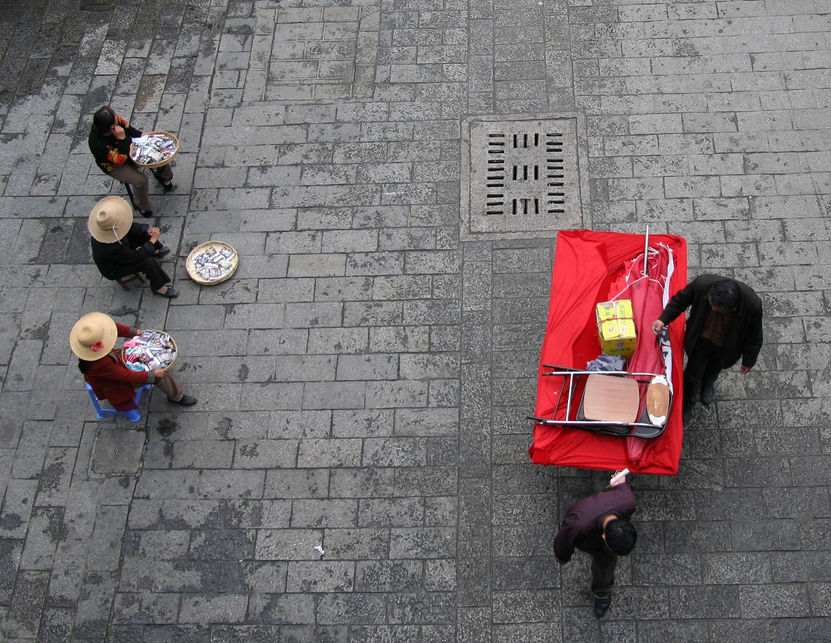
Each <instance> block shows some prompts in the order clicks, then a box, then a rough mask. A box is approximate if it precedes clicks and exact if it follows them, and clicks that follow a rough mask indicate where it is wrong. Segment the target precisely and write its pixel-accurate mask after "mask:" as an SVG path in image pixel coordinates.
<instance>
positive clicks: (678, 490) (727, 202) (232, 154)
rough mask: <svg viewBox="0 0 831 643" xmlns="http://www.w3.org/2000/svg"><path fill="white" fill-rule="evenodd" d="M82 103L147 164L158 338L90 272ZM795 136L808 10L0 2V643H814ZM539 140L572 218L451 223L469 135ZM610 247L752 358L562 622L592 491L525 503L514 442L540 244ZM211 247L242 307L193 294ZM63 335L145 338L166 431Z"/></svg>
mask: <svg viewBox="0 0 831 643" xmlns="http://www.w3.org/2000/svg"><path fill="white" fill-rule="evenodd" d="M105 103H111V104H112V105H113V106H114V107H115V108H116V109H117V110H119V111H121V112H122V113H123V114H125V115H128V116H129V117H130V118H131V119H132V120H133V121H134V122H135V123H136V124H138V125H139V126H140V127H143V128H145V129H152V128H160V129H166V130H170V131H173V132H176V133H177V134H178V136H179V137H180V140H181V142H182V149H181V153H180V155H179V157H178V159H177V164H176V168H175V169H176V183H177V186H178V187H177V189H176V190H175V192H174V193H173V194H172V195H161V194H155V195H154V203H155V210H156V212H157V214H158V215H159V218H158V222H159V224H160V225H161V226H162V228H163V230H164V236H163V239H165V238H166V239H167V240H168V243H169V244H170V245H171V246H173V247H174V248H176V249H177V250H178V256H177V257H176V260H175V262H171V263H169V264H168V266H169V268H170V270H171V271H175V275H176V285H177V287H178V288H179V289H180V291H181V296H180V297H179V298H178V299H177V300H175V301H172V302H168V301H166V300H161V299H159V298H155V297H152V296H151V295H150V294H149V292H148V290H147V289H146V288H145V289H140V288H135V287H133V288H131V290H130V291H129V292H125V291H122V290H121V289H120V288H118V286H114V285H113V284H112V283H111V282H108V281H105V280H102V279H101V277H100V276H99V275H98V273H97V271H96V269H95V267H94V266H92V265H91V263H90V260H89V256H88V242H87V239H88V234H87V232H86V228H85V222H86V216H87V214H88V212H89V210H90V208H91V206H92V204H93V203H94V202H95V201H96V200H97V199H98V198H100V197H101V196H103V195H105V194H108V193H116V194H120V193H122V192H121V188H120V186H118V185H112V184H111V182H110V180H108V179H107V177H105V176H104V175H102V174H100V173H99V172H98V170H97V168H96V167H95V166H94V164H93V163H92V160H91V157H90V155H89V153H88V150H87V146H86V134H87V129H88V123H89V121H90V116H91V114H92V112H93V111H94V110H95V109H96V108H97V107H99V106H100V105H102V104H105ZM830 107H831V5H829V3H828V1H827V0H743V1H742V0H726V1H719V0H716V1H712V0H711V1H689V2H680V1H679V2H675V1H669V2H667V1H663V2H661V1H656V2H647V1H639V0H542V1H537V0H513V1H508V0H467V1H463V0H309V1H308V2H307V1H305V0H282V1H277V0H253V1H250V0H249V1H229V0H187V1H185V0H167V1H166V2H161V1H160V0H27V1H25V2H24V1H22V0H3V1H2V3H0V142H2V146H1V147H0V249H2V253H3V256H4V257H6V259H7V263H8V264H10V265H9V268H8V270H9V272H8V273H7V275H6V277H5V279H4V280H3V285H2V286H0V378H1V379H2V390H1V391H0V497H2V508H1V509H0V570H2V573H0V621H1V622H2V625H0V628H1V629H0V638H2V640H4V641H35V640H37V641H75V642H79V641H89V642H91V641H118V642H124V643H127V642H137V641H147V642H161V641H175V642H194V643H202V642H204V643H208V642H211V643H220V642H222V643H226V642H232V641H237V642H241V641H280V642H289V641H313V640H314V641H344V640H353V641H395V642H398V641H459V642H462V641H464V642H468V641H469V642H480V641H511V642H513V641H564V642H565V641H567V642H573V641H604V640H608V641H612V640H614V641H637V642H644V641H660V642H665V641H713V642H721V641H739V642H743V641H776V642H779V641H794V642H797V641H799V642H804V641H829V640H831V625H830V624H829V623H830V622H831V620H830V618H829V617H831V607H829V605H831V556H829V549H830V548H829V544H828V543H829V540H831V498H829V486H828V483H829V475H828V470H829V465H831V431H829V422H828V420H829V410H828V409H829V404H828V402H829V397H831V389H829V385H828V381H829V379H830V378H829V375H830V374H831V373H829V358H831V343H830V342H829V337H831V323H829V307H831V301H829V297H831V295H829V293H831V251H829V243H828V242H829V236H830V235H829V224H828V221H829V219H828V216H829V200H831V196H829V193H831V172H830V171H829V167H831V109H829V108H830ZM546 118H548V119H556V118H561V119H566V120H567V121H568V122H570V123H572V124H573V125H575V128H574V129H575V132H576V140H577V141H578V146H577V149H576V151H575V150H574V149H572V151H571V154H572V156H573V159H574V160H572V161H571V162H570V163H568V164H567V165H568V167H569V168H570V169H571V170H572V171H573V170H574V169H576V167H577V165H576V161H577V160H579V179H578V180H577V181H576V182H575V184H574V186H573V187H572V188H571V192H570V195H569V197H568V198H570V199H571V200H572V202H573V203H574V204H575V205H574V207H573V208H571V209H570V210H569V211H568V212H566V213H564V214H562V215H559V216H551V217H547V218H546V217H543V219H542V222H543V223H542V224H541V225H540V224H539V222H537V223H534V222H530V220H529V219H528V218H527V217H523V216H522V215H489V216H487V217H482V216H481V212H478V213H477V212H473V213H472V214H471V213H470V212H469V210H468V206H469V204H470V203H471V202H472V201H474V200H476V199H477V198H481V191H482V190H483V189H484V188H483V186H482V184H481V183H476V181H475V180H474V179H472V178H471V179H469V177H474V178H475V176H474V175H476V173H477V172H480V173H481V171H482V168H481V167H479V168H478V169H477V168H475V167H473V168H472V166H473V165H476V164H477V163H479V162H481V158H483V156H482V154H483V153H482V151H481V150H479V149H475V148H476V145H477V142H476V141H474V140H472V139H471V137H470V131H471V125H472V124H475V123H476V122H477V121H478V120H482V121H488V122H490V121H494V120H497V121H498V120H500V119H501V120H507V121H512V120H513V121H521V120H523V119H546ZM506 127H509V128H515V129H516V130H521V129H522V128H523V127H524V125H523V124H522V123H519V124H516V123H514V124H512V125H511V124H509V125H507V126H506ZM472 148H473V149H472ZM469 180H470V181H472V182H473V183H472V186H470V187H469V184H468V181H469ZM154 190H155V192H159V190H158V189H157V188H156V187H154ZM532 224H533V225H532ZM646 224H649V225H650V226H651V229H652V230H653V231H658V232H663V231H669V232H672V233H676V234H681V235H683V236H685V237H686V238H687V240H688V242H689V260H690V268H691V273H692V274H697V273H699V272H703V271H717V272H721V273H724V274H730V275H734V276H736V277H737V278H740V279H742V280H744V281H747V282H748V283H750V284H752V285H753V286H755V287H756V288H757V290H758V291H759V292H760V294H761V295H762V297H763V300H764V303H765V311H766V318H765V333H766V344H765V347H764V349H763V353H762V355H761V358H760V361H759V364H758V366H757V367H756V369H754V371H753V373H752V374H751V375H749V376H748V377H745V378H740V377H739V376H738V375H737V374H736V372H735V370H734V371H732V372H730V373H729V374H727V375H726V376H725V377H723V378H722V380H720V382H719V388H718V394H719V398H720V399H719V402H718V404H717V405H716V407H715V409H714V410H712V411H710V412H704V411H703V410H702V409H700V408H699V411H698V412H697V414H696V415H695V417H694V419H693V421H692V423H691V425H690V426H689V427H688V428H687V431H686V435H685V448H684V453H683V459H682V464H681V471H680V473H679V475H678V476H676V477H671V478H668V477H661V478H658V477H648V476H641V477H639V478H637V479H636V481H635V485H636V488H637V493H638V499H639V502H640V508H639V510H638V513H637V515H636V517H637V519H638V521H637V524H638V527H639V529H640V534H641V537H640V540H639V543H638V547H637V549H636V552H635V553H633V555H631V556H630V557H628V558H627V559H624V560H623V561H622V562H621V565H620V567H619V572H618V577H617V582H618V592H617V594H616V595H615V602H614V604H613V606H612V610H611V612H610V613H609V615H608V616H607V617H606V618H604V619H603V620H602V621H601V622H600V623H598V622H597V621H596V620H595V619H594V617H593V615H592V613H591V609H590V601H589V597H588V590H587V578H588V576H587V574H588V565H587V563H586V560H585V558H584V557H577V558H576V559H575V561H574V562H573V563H571V564H569V565H568V566H567V567H564V568H563V569H562V570H561V569H559V568H558V566H557V565H556V564H554V563H553V560H552V557H551V553H552V549H551V542H552V536H553V533H554V530H555V528H556V524H557V521H558V520H559V518H560V516H561V514H562V512H563V510H564V509H565V508H566V507H567V506H568V504H569V503H570V502H572V501H573V500H574V499H576V498H577V497H579V496H581V495H583V494H586V493H589V492H591V491H593V490H595V489H597V488H599V486H600V485H601V484H602V481H603V479H604V476H605V474H601V473H599V472H587V471H578V470H570V469H565V468H543V467H539V466H535V465H532V464H530V463H529V462H528V457H527V454H526V448H527V446H528V443H529V439H530V426H529V424H528V422H526V421H525V419H524V418H525V415H526V414H527V413H528V412H529V411H530V410H531V409H532V406H533V400H534V393H535V391H534V388H535V382H534V373H535V369H536V360H537V354H538V349H539V346H540V342H541V337H542V332H543V326H544V320H545V315H546V306H547V298H546V293H547V290H548V285H549V284H548V280H549V271H550V267H551V261H552V256H553V252H552V241H553V239H554V236H555V233H556V229H557V228H558V227H559V226H566V227H581V226H582V227H593V228H595V229H612V230H621V231H637V232H642V231H643V229H644V227H645V225H646ZM209 238H218V239H224V240H226V241H228V242H230V243H232V244H233V245H234V246H235V247H236V248H237V249H238V250H239V252H240V254H241V261H240V268H239V271H238V272H237V274H236V276H235V277H234V278H233V279H232V280H231V281H228V282H226V283H225V284H222V285H220V286H216V287H213V288H199V287H197V286H196V285H195V284H194V283H192V282H190V281H189V280H188V279H187V277H186V274H185V270H184V258H185V257H186V255H187V253H188V251H189V250H190V248H191V247H193V246H194V245H195V244H196V243H198V242H201V241H205V240H207V239H209ZM93 310H101V311H106V312H109V313H111V314H112V315H114V316H115V317H117V318H118V319H120V320H123V321H124V322H126V323H131V324H138V325H141V326H143V327H164V328H166V329H168V330H169V331H171V332H172V333H173V335H174V336H175V338H176V339H177V341H178V343H179V347H180V349H181V355H182V357H181V359H180V360H179V362H178V364H177V370H178V372H179V373H180V374H181V378H182V379H183V380H184V381H185V382H186V384H187V387H188V390H189V391H190V392H192V393H193V394H194V395H196V396H197V397H199V399H200V403H199V405H198V406H196V407H195V408H193V409H188V410H185V411H183V412H180V413H173V412H172V409H171V407H170V406H169V405H168V404H166V403H165V401H164V400H163V399H160V398H159V395H158V394H157V393H156V394H153V395H151V399H150V401H149V406H147V403H146V402H144V403H143V407H142V410H143V412H144V413H143V419H142V421H141V423H140V425H139V426H133V425H130V424H128V423H127V422H126V421H125V420H123V419H119V420H118V421H115V422H113V421H111V420H110V421H104V422H98V421H96V420H95V415H94V413H93V411H92V409H91V405H90V403H89V400H88V399H87V397H86V395H85V393H84V391H83V388H82V381H81V378H80V376H79V373H78V371H77V369H76V367H75V365H74V359H73V358H72V356H71V354H70V351H69V347H68V343H67V336H68V332H69V329H70V327H71V326H72V324H73V323H74V321H75V320H76V319H77V318H78V317H79V316H80V315H81V314H84V313H86V312H89V311H93ZM318 545H320V546H322V548H323V549H324V551H325V555H323V556H322V557H321V556H320V555H319V554H318V553H317V551H316V549H315V548H316V546H318Z"/></svg>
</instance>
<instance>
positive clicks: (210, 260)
mask: <svg viewBox="0 0 831 643" xmlns="http://www.w3.org/2000/svg"><path fill="white" fill-rule="evenodd" d="M238 265H239V256H238V255H237V251H236V250H234V247H233V246H232V245H231V244H228V243H225V242H224V241H206V242H205V243H200V244H199V245H198V246H196V247H195V248H194V249H193V250H191V251H190V253H189V254H188V258H187V260H186V261H185V268H186V269H187V271H188V274H189V275H190V278H191V279H193V280H194V281H195V282H196V283H198V284H202V285H203V286H213V285H215V284H220V283H222V282H223V281H225V280H227V279H230V278H231V276H232V275H233V274H234V273H235V272H236V270H237V266H238Z"/></svg>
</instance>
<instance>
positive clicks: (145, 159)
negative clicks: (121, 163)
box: [130, 134, 176, 165]
mask: <svg viewBox="0 0 831 643" xmlns="http://www.w3.org/2000/svg"><path fill="white" fill-rule="evenodd" d="M175 153H176V141H174V140H173V139H172V138H170V137H169V136H167V135H165V134H145V135H144V136H141V137H139V138H134V139H133V148H132V150H131V154H130V156H131V158H132V159H133V160H134V161H135V162H136V163H140V164H141V165H153V164H155V163H161V162H163V161H164V160H165V159H169V158H170V157H171V156H173V155H174V154H175Z"/></svg>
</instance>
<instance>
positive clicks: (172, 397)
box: [69, 313, 196, 411]
mask: <svg viewBox="0 0 831 643" xmlns="http://www.w3.org/2000/svg"><path fill="white" fill-rule="evenodd" d="M141 333H142V331H141V329H138V328H137V329H133V328H130V327H129V326H125V325H124V324H119V323H117V322H116V321H115V320H113V318H112V317H110V316H109V315H105V314H104V313H89V314H87V315H84V316H83V317H81V319H79V320H78V321H77V322H75V325H74V326H73V327H72V330H71V331H70V333H69V345H70V347H71V348H72V352H73V353H75V355H77V356H78V369H79V370H80V371H81V372H82V373H83V374H84V380H86V381H87V382H88V383H89V385H90V386H92V390H93V392H94V393H95V396H96V397H97V398H98V399H99V400H107V401H108V402H109V403H110V404H111V405H112V407H113V408H114V409H115V410H117V411H131V410H133V409H135V408H136V403H135V389H137V388H138V387H140V386H144V385H145V384H154V385H155V386H156V388H158V389H159V390H160V391H162V392H163V393H164V394H165V395H166V396H167V401H168V402H172V403H174V404H179V405H180V406H193V405H194V404H196V398H195V397H191V396H190V395H185V387H184V386H182V384H181V383H180V382H179V381H178V380H177V379H176V378H174V377H173V375H171V374H170V373H168V372H167V371H165V370H164V369H163V368H157V369H155V370H153V371H134V370H131V369H129V368H127V366H126V365H125V364H124V360H123V359H122V357H121V351H118V350H113V348H114V347H115V342H116V338H118V337H133V336H135V335H140V334H141Z"/></svg>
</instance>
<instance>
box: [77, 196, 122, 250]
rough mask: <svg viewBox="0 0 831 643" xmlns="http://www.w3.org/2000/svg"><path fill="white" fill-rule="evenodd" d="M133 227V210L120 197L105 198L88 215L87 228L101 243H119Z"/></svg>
mask: <svg viewBox="0 0 831 643" xmlns="http://www.w3.org/2000/svg"><path fill="white" fill-rule="evenodd" d="M131 225H133V208H132V206H130V204H129V203H127V201H126V200H124V199H122V198H121V197H120V196H105V197H104V198H103V199H101V200H100V201H99V202H98V203H96V204H95V206H94V207H93V208H92V212H90V213H89V221H88V222H87V228H88V229H89V233H90V234H91V235H92V237H93V239H96V240H97V241H100V242H102V243H115V242H116V241H121V239H123V238H124V235H126V234H127V233H128V232H129V231H130V226H131Z"/></svg>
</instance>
